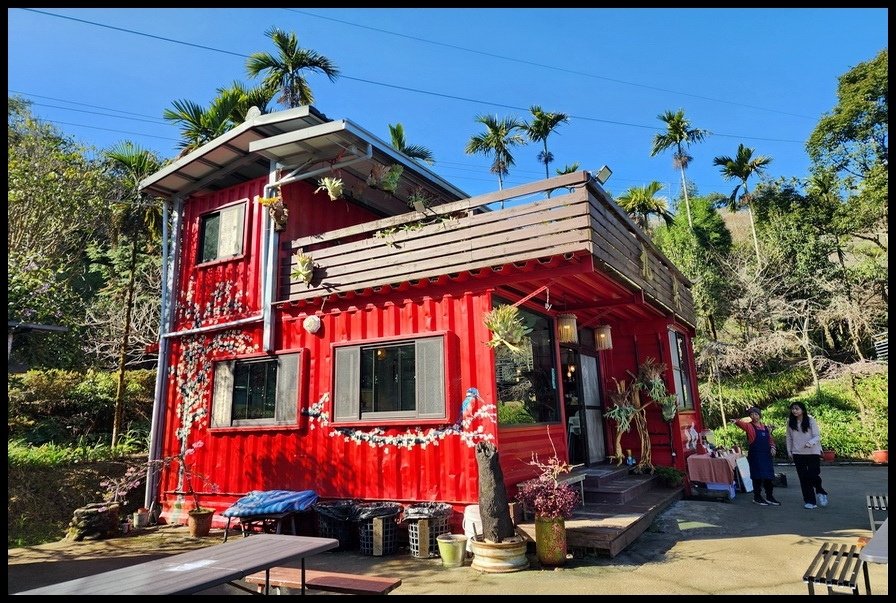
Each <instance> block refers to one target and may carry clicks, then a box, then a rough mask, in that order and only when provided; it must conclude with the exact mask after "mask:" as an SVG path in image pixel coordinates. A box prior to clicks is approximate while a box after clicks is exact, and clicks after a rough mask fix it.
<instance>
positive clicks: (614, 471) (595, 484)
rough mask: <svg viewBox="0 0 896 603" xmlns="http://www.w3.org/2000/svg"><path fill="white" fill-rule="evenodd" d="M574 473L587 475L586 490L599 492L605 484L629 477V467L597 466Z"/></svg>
mask: <svg viewBox="0 0 896 603" xmlns="http://www.w3.org/2000/svg"><path fill="white" fill-rule="evenodd" d="M573 473H584V474H585V488H586V489H591V490H599V489H600V488H601V486H602V485H603V484H608V483H610V482H613V481H615V480H618V479H621V478H623V477H626V476H628V467H626V466H625V465H622V466H621V467H620V466H616V465H612V464H606V465H595V466H593V467H586V468H582V469H577V470H576V471H574V472H573Z"/></svg>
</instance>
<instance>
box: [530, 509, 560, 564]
mask: <svg viewBox="0 0 896 603" xmlns="http://www.w3.org/2000/svg"><path fill="white" fill-rule="evenodd" d="M535 553H536V555H538V561H539V563H541V564H542V565H549V566H558V565H564V564H565V563H566V521H565V520H564V519H563V518H562V517H538V516H536V517H535Z"/></svg>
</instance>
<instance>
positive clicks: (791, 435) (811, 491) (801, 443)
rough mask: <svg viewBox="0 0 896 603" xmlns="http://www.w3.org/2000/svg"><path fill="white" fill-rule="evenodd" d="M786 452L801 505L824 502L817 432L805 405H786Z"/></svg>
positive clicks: (825, 497)
mask: <svg viewBox="0 0 896 603" xmlns="http://www.w3.org/2000/svg"><path fill="white" fill-rule="evenodd" d="M787 455H788V456H789V457H790V458H792V459H793V465H794V466H795V467H796V474H797V476H799V478H800V489H801V490H802V491H803V502H804V503H805V504H804V505H803V507H805V508H806V509H815V508H816V507H817V506H818V505H821V506H822V507H826V506H827V505H828V493H827V492H826V491H825V489H824V488H823V487H822V486H821V432H820V431H819V430H818V423H816V422H815V418H814V417H811V416H809V413H808V412H806V405H805V404H803V403H802V402H794V403H793V404H791V405H790V419H789V420H788V422H787Z"/></svg>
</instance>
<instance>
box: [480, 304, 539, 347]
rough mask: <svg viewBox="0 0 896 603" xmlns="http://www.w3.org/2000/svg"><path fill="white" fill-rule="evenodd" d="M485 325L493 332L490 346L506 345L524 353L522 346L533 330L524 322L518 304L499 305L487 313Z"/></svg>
mask: <svg viewBox="0 0 896 603" xmlns="http://www.w3.org/2000/svg"><path fill="white" fill-rule="evenodd" d="M484 321H485V326H486V327H487V328H488V330H489V331H491V332H492V339H491V341H489V342H488V346H489V347H492V348H497V347H498V346H502V345H503V346H505V347H507V349H509V350H510V351H511V352H512V353H514V354H520V353H522V351H523V349H522V348H521V347H520V346H521V345H522V343H523V341H524V340H525V338H526V336H527V335H528V334H529V333H531V332H532V329H530V328H528V327H527V326H526V324H525V323H524V322H523V317H522V316H520V314H519V310H518V309H517V308H516V306H497V307H496V308H494V309H493V310H492V311H491V312H489V313H488V314H486V315H485V318H484Z"/></svg>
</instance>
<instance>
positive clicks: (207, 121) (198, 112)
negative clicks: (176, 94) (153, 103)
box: [162, 90, 245, 156]
mask: <svg viewBox="0 0 896 603" xmlns="http://www.w3.org/2000/svg"><path fill="white" fill-rule="evenodd" d="M241 102H242V97H241V95H240V94H239V93H238V92H235V91H227V90H225V91H224V92H222V93H221V94H219V95H218V96H217V97H215V99H214V100H212V102H211V105H209V107H208V108H207V109H204V108H203V107H202V106H201V105H199V104H198V103H195V102H193V101H191V100H175V101H172V102H171V104H172V106H173V107H174V108H173V109H165V111H164V112H163V113H162V117H164V118H165V119H167V120H168V121H170V122H173V123H175V124H178V125H180V128H181V129H180V135H181V142H180V143H179V145H178V146H179V147H180V148H181V153H180V154H181V156H183V155H186V154H187V153H190V152H191V151H194V150H196V149H198V148H199V147H201V146H202V145H204V144H205V143H207V142H209V141H211V140H214V139H215V138H217V137H218V136H221V135H222V134H225V133H226V132H228V131H229V130H231V129H232V128H233V127H234V126H235V125H237V124H240V123H242V122H243V119H244V118H245V117H243V118H241V119H239V120H238V121H236V122H234V119H233V118H234V117H235V116H236V115H237V114H238V110H239V106H240V103H241Z"/></svg>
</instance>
